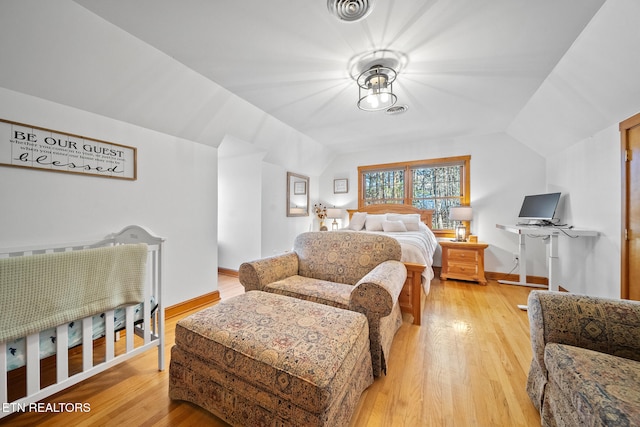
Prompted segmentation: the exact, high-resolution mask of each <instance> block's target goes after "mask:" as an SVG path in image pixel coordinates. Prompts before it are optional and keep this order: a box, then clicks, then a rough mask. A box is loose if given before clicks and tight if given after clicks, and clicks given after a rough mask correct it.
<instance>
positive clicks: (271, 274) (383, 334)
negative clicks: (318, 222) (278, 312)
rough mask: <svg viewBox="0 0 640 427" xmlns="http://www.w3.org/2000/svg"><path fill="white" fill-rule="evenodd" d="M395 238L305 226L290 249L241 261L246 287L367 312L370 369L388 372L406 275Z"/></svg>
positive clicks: (399, 322) (243, 281)
mask: <svg viewBox="0 0 640 427" xmlns="http://www.w3.org/2000/svg"><path fill="white" fill-rule="evenodd" d="M400 255H401V248H400V244H399V243H398V241H397V240H395V239H393V238H391V237H388V236H382V235H378V234H368V233H360V232H349V231H339V232H308V233H302V234H300V235H299V236H298V237H296V239H295V242H294V245H293V251H292V252H288V253H285V254H282V255H276V256H272V257H268V258H263V259H260V260H256V261H252V262H246V263H243V264H242V265H241V266H240V271H239V278H240V283H241V284H242V285H243V286H244V287H245V290H246V291H251V290H261V291H266V292H273V293H277V294H281V295H286V296H289V297H294V298H299V299H305V300H308V301H313V302H317V303H320V304H325V305H330V306H334V307H338V308H343V309H346V310H352V311H357V312H360V313H363V314H364V315H365V316H367V319H368V321H369V334H370V345H371V358H372V361H373V374H374V375H375V376H380V374H381V373H382V372H386V358H387V357H388V355H389V350H390V349H391V343H392V341H393V337H394V335H395V334H396V332H397V330H398V328H399V327H400V325H401V324H402V315H401V313H400V306H399V304H398V297H399V296H400V292H401V291H402V287H403V285H404V282H405V280H406V277H407V270H406V268H405V266H404V264H403V263H401V262H400Z"/></svg>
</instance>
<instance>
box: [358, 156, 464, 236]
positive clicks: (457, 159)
mask: <svg viewBox="0 0 640 427" xmlns="http://www.w3.org/2000/svg"><path fill="white" fill-rule="evenodd" d="M453 164H462V165H463V168H462V177H461V181H462V188H461V189H460V191H461V192H462V195H461V198H460V201H461V203H462V205H466V206H468V205H469V202H470V197H469V193H470V192H471V156H454V157H441V158H437V159H423V160H412V161H407V162H394V163H381V164H376V165H367V166H358V209H360V208H363V207H364V206H365V205H364V179H363V175H364V173H366V172H375V171H390V170H404V174H405V180H404V199H403V203H404V204H405V205H411V204H412V198H411V197H410V194H411V188H412V187H413V174H412V173H411V170H412V169H415V168H417V167H420V166H427V167H428V166H447V165H453ZM464 224H465V226H466V227H467V230H469V222H468V221H464ZM429 228H431V227H429ZM433 233H434V234H435V235H436V237H455V231H454V230H451V229H448V230H447V229H444V230H433Z"/></svg>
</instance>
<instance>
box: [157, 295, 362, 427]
mask: <svg viewBox="0 0 640 427" xmlns="http://www.w3.org/2000/svg"><path fill="white" fill-rule="evenodd" d="M372 382H373V373H372V367H371V355H370V352H369V328H368V323H367V319H366V317H365V316H364V315H362V314H360V313H356V312H353V311H349V310H343V309H339V308H335V307H330V306H326V305H322V304H317V303H314V302H310V301H305V300H300V299H296V298H290V297H286V296H282V295H277V294H272V293H266V292H261V291H251V292H247V293H244V294H241V295H238V296H236V297H234V298H230V299H228V300H225V301H222V302H220V303H219V304H217V305H215V306H213V307H211V308H208V309H205V310H202V311H200V312H198V313H195V314H193V315H191V316H189V317H186V318H185V319H182V320H180V321H179V322H178V323H177V325H176V344H175V346H174V347H173V348H172V349H171V364H170V368H169V397H171V398H172V399H179V400H186V401H189V402H192V403H195V404H196V405H199V406H201V407H203V408H204V409H206V410H208V411H210V412H212V413H213V414H215V415H217V416H218V417H220V418H222V419H224V420H225V421H227V422H228V423H230V424H232V425H243V426H245V425H265V426H268V425H271V426H282V425H292V426H303V425H304V426H325V425H326V426H341V425H348V423H349V420H350V418H351V416H352V414H353V411H354V409H355V407H356V405H357V404H358V400H359V399H360V395H361V394H362V392H363V391H364V390H365V389H366V388H367V387H368V386H369V385H370V384H371V383H372Z"/></svg>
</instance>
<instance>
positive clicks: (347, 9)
mask: <svg viewBox="0 0 640 427" xmlns="http://www.w3.org/2000/svg"><path fill="white" fill-rule="evenodd" d="M327 8H328V9H329V12H331V14H333V15H335V16H336V17H337V18H338V19H340V20H341V21H344V22H357V21H360V20H361V19H364V18H366V17H367V15H369V13H371V9H372V8H373V0H327Z"/></svg>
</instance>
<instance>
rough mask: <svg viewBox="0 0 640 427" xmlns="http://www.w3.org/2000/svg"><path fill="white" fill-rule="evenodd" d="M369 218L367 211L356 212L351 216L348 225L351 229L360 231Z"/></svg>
mask: <svg viewBox="0 0 640 427" xmlns="http://www.w3.org/2000/svg"><path fill="white" fill-rule="evenodd" d="M366 219H367V213H366V212H355V213H354V214H353V215H352V216H351V220H350V221H349V226H348V227H347V228H348V229H349V230H353V231H360V230H362V227H364V221H365V220H366Z"/></svg>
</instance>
